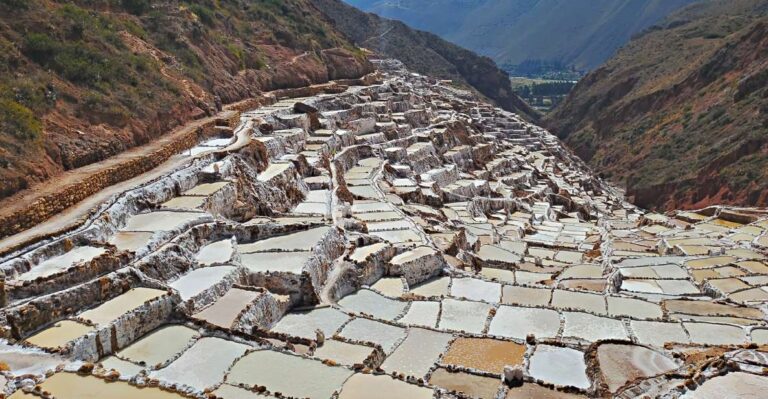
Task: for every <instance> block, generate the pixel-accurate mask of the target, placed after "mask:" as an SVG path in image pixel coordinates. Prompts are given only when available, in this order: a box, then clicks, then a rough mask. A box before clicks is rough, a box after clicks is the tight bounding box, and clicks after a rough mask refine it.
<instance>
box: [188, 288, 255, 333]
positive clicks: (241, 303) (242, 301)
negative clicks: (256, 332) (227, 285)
mask: <svg viewBox="0 0 768 399" xmlns="http://www.w3.org/2000/svg"><path fill="white" fill-rule="evenodd" d="M258 296H259V293H257V292H255V291H248V290H241V289H239V288H232V289H231V290H229V291H227V293H226V294H224V295H223V296H221V297H220V298H219V299H217V300H216V302H214V303H213V305H211V306H208V307H207V308H205V309H203V310H201V311H200V312H198V313H197V314H195V315H193V316H192V317H194V318H196V319H199V320H205V321H207V322H209V323H211V324H213V325H215V326H219V327H222V328H230V327H231V326H232V323H234V322H235V319H236V318H237V316H239V315H240V312H241V311H242V310H243V309H245V307H246V306H248V305H249V304H250V303H251V302H253V300H254V299H256V298H257V297H258Z"/></svg>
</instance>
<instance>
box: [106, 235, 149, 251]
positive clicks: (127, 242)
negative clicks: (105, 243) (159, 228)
mask: <svg viewBox="0 0 768 399" xmlns="http://www.w3.org/2000/svg"><path fill="white" fill-rule="evenodd" d="M153 235H154V233H147V232H142V231H138V232H134V231H118V232H117V233H115V235H113V236H112V238H110V240H109V243H110V244H112V245H114V246H115V247H117V249H118V250H119V251H132V252H135V251H136V250H138V249H139V248H142V247H144V246H145V245H147V243H148V242H149V240H150V238H152V236H153Z"/></svg>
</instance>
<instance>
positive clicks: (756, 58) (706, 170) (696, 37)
mask: <svg viewBox="0 0 768 399" xmlns="http://www.w3.org/2000/svg"><path fill="white" fill-rule="evenodd" d="M767 4H768V2H766V1H764V0H736V1H730V2H726V1H710V2H707V3H702V4H699V5H693V6H691V7H689V8H686V9H684V10H682V11H680V12H679V13H676V14H674V15H672V16H671V17H670V18H669V19H668V20H666V21H665V22H664V23H663V24H661V25H659V26H655V27H653V28H651V29H648V30H647V31H646V32H645V33H644V34H642V35H638V37H636V38H635V40H633V41H632V42H630V43H629V44H628V45H627V46H625V47H624V48H623V49H622V50H620V51H619V52H618V53H617V54H616V56H614V57H613V58H612V59H611V60H609V61H608V62H607V63H606V64H605V65H603V66H602V67H600V68H598V69H596V70H595V71H593V72H592V73H590V74H588V75H587V76H586V77H584V79H582V81H581V82H579V84H578V85H577V86H576V87H575V88H574V89H573V91H572V92H571V94H570V95H569V96H568V98H567V99H566V101H565V102H564V103H563V104H561V106H560V107H559V108H557V109H556V110H555V111H554V112H553V113H552V114H550V115H548V116H547V118H546V122H545V123H546V125H547V126H548V127H549V128H550V129H551V130H553V131H554V132H555V133H557V134H558V136H560V137H561V138H563V139H564V140H565V141H566V143H567V144H568V145H569V146H570V147H571V148H573V149H574V150H575V151H576V152H577V153H578V154H579V155H580V156H581V157H582V158H583V159H585V160H586V161H588V162H589V163H590V164H591V165H592V167H593V168H594V169H595V170H596V171H598V172H600V173H601V174H602V175H604V176H605V177H607V178H609V179H612V180H614V181H615V182H617V183H619V184H621V185H623V186H625V187H626V189H627V194H628V196H629V197H630V198H632V199H633V200H634V201H635V202H636V203H637V204H638V205H640V206H644V207H649V208H659V209H670V208H673V207H678V208H697V207H703V206H706V205H709V204H713V203H726V204H735V205H766V204H768V184H767V183H766V181H767V179H766V178H768V176H767V175H766V173H767V171H768V157H766V154H768V137H766V131H767V128H768V89H765V87H766V83H767V82H768V72H766V71H768V50H767V49H768V18H767V17H766V14H765V12H766V10H768V5H767Z"/></svg>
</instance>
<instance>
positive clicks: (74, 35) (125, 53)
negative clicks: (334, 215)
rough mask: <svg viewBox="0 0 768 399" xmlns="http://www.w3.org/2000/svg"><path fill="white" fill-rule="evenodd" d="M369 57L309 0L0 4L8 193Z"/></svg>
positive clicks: (351, 72)
mask: <svg viewBox="0 0 768 399" xmlns="http://www.w3.org/2000/svg"><path fill="white" fill-rule="evenodd" d="M370 70H371V67H370V64H368V62H367V61H366V60H365V59H364V57H362V54H361V53H359V52H356V51H355V50H354V47H352V46H351V45H350V43H349V42H348V41H347V40H346V39H344V38H343V36H342V35H341V34H339V33H338V32H337V31H336V30H334V28H333V27H332V26H331V25H330V24H329V23H328V22H327V21H326V20H325V18H324V17H323V16H322V14H321V13H320V12H319V11H318V10H317V9H315V8H314V7H313V6H312V4H310V2H309V1H307V0H285V1H280V2H274V1H267V0H256V1H244V0H238V1H227V2H218V1H209V0H197V1H180V0H165V1H151V2H150V1H142V0H122V1H108V0H100V1H86V0H78V1H71V2H66V3H64V2H58V1H51V0H29V1H19V0H2V1H0V198H4V197H8V196H10V195H12V194H14V193H16V192H18V191H19V190H23V189H25V188H28V187H30V186H32V185H33V184H35V183H36V182H40V181H42V180H46V179H49V178H52V177H54V176H56V175H57V174H59V173H61V172H62V171H64V170H68V169H73V168H78V167H82V166H85V165H88V164H92V163H94V162H98V161H100V160H103V159H105V158H107V157H110V156H113V155H115V154H118V153H121V152H123V151H125V150H126V149H128V148H130V147H133V146H136V145H140V144H144V143H146V142H149V141H151V140H153V139H155V138H157V137H159V136H161V135H163V134H165V133H167V132H169V131H170V130H171V129H173V128H174V127H177V126H179V125H182V124H184V123H185V122H187V121H190V120H192V119H196V118H199V117H202V116H206V115H211V114H212V113H213V112H214V111H216V109H217V108H220V106H221V104H222V103H223V104H226V103H231V102H235V101H239V100H242V99H245V98H249V97H253V96H254V95H256V94H257V93H259V92H260V91H266V90H272V89H280V88H289V87H299V86H306V85H309V84H312V83H320V82H325V81H328V80H329V79H337V78H351V77H359V76H362V75H363V74H365V73H367V72H370Z"/></svg>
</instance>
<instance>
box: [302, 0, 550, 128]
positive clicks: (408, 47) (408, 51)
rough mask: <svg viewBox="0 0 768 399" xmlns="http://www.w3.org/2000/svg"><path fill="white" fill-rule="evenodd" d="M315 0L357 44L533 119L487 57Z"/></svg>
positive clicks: (331, 0)
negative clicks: (469, 88)
mask: <svg viewBox="0 0 768 399" xmlns="http://www.w3.org/2000/svg"><path fill="white" fill-rule="evenodd" d="M313 2H314V3H315V4H316V5H317V8H318V9H320V10H322V11H323V12H324V13H325V14H326V15H327V16H328V17H329V18H330V19H331V20H332V21H333V23H334V24H335V26H336V27H337V29H339V30H340V31H341V32H344V34H346V35H347V36H348V37H349V38H350V39H351V40H352V41H353V42H354V43H355V44H356V45H358V46H360V47H365V48H368V49H370V50H373V51H376V52H377V53H380V54H382V55H384V56H386V57H391V58H396V59H398V60H400V61H402V62H403V63H405V65H407V66H408V68H409V69H411V70H414V71H416V72H419V73H423V74H426V75H430V76H435V77H438V78H443V79H452V80H454V81H455V82H457V83H460V84H463V85H465V86H469V87H472V88H474V89H476V90H477V91H478V92H480V93H481V94H483V95H484V96H485V97H487V98H489V99H491V100H492V101H494V102H495V103H496V104H497V105H499V106H500V107H502V108H504V109H506V110H508V111H512V112H516V113H519V114H521V115H523V116H525V117H527V118H528V119H531V120H535V119H537V117H538V115H537V114H536V111H534V110H533V109H531V108H530V107H529V106H528V105H527V104H526V103H525V102H524V101H523V100H521V99H520V98H519V97H517V96H516V95H515V94H514V93H513V92H512V87H511V84H510V82H509V76H508V75H507V73H505V72H504V71H502V70H501V69H499V68H498V67H497V66H496V64H495V63H494V62H493V61H492V60H491V59H489V58H487V57H481V56H478V55H477V54H475V53H473V52H471V51H469V50H466V49H463V48H461V47H459V46H456V45H454V44H451V43H449V42H447V41H445V40H443V39H441V38H439V37H438V36H436V35H434V34H431V33H428V32H422V31H417V30H414V29H411V28H409V27H408V26H407V25H405V24H403V23H401V22H398V21H393V20H388V19H386V18H380V17H378V16H376V15H374V14H368V13H364V12H361V11H360V10H358V9H356V8H354V7H350V6H349V5H347V4H345V3H343V2H342V1H341V0H313Z"/></svg>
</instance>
